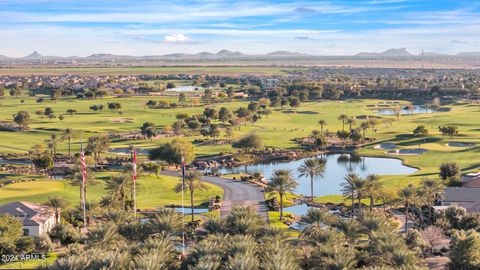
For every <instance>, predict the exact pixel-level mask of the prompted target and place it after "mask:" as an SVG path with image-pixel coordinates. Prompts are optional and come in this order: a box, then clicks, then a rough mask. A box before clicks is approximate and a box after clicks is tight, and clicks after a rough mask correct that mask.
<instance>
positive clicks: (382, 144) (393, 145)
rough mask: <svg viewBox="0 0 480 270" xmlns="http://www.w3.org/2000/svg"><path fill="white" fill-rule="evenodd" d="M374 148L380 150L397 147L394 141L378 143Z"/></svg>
mask: <svg viewBox="0 0 480 270" xmlns="http://www.w3.org/2000/svg"><path fill="white" fill-rule="evenodd" d="M374 148H375V149H382V150H391V149H395V148H397V145H396V144H394V143H381V144H378V145H375V147H374Z"/></svg>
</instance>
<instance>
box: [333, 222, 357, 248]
mask: <svg viewBox="0 0 480 270" xmlns="http://www.w3.org/2000/svg"><path fill="white" fill-rule="evenodd" d="M337 228H338V229H339V230H340V231H341V232H342V233H343V235H344V236H345V240H346V241H347V243H348V245H349V246H354V244H355V242H356V240H357V239H358V237H359V235H360V232H361V230H360V224H359V223H358V221H357V220H356V219H353V218H347V219H339V222H338V225H337Z"/></svg>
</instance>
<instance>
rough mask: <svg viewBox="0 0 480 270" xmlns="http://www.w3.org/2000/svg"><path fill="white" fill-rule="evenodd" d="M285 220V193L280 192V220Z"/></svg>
mask: <svg viewBox="0 0 480 270" xmlns="http://www.w3.org/2000/svg"><path fill="white" fill-rule="evenodd" d="M281 220H283V193H280V221H281Z"/></svg>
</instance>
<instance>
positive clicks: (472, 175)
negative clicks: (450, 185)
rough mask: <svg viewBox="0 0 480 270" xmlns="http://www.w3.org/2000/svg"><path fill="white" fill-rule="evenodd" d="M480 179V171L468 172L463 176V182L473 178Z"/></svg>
mask: <svg viewBox="0 0 480 270" xmlns="http://www.w3.org/2000/svg"><path fill="white" fill-rule="evenodd" d="M475 179H480V172H475V173H467V174H465V175H464V176H462V182H470V181H471V180H475Z"/></svg>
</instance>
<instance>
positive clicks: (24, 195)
mask: <svg viewBox="0 0 480 270" xmlns="http://www.w3.org/2000/svg"><path fill="white" fill-rule="evenodd" d="M179 182H180V180H179V178H178V177H173V176H164V175H162V176H160V178H157V177H156V176H148V175H144V176H142V177H141V178H140V179H139V180H138V182H137V183H138V184H137V207H138V208H140V209H153V208H157V207H160V206H165V205H172V204H174V205H180V204H181V193H175V192H174V191H173V188H174V187H175V185H177V184H178V183H179ZM206 185H207V186H208V187H209V189H208V190H206V191H202V192H198V193H196V194H195V196H194V199H195V205H200V204H203V203H206V202H208V201H209V199H210V198H211V197H215V196H216V195H220V196H223V190H222V189H221V188H219V187H217V186H214V185H211V184H208V183H206ZM106 194H107V191H106V190H105V183H104V180H102V179H100V180H98V184H97V185H94V186H89V187H88V192H87V198H88V200H94V201H97V202H98V200H99V199H100V198H101V197H102V196H105V195H106ZM53 196H63V197H64V198H65V199H67V200H68V201H70V202H71V204H72V205H77V203H78V202H79V198H80V197H79V196H80V191H79V187H78V186H71V185H70V184H68V182H66V181H61V180H42V181H32V182H21V183H14V184H9V185H6V186H5V187H3V188H0V204H3V203H8V202H13V201H29V202H37V203H44V202H46V201H47V200H48V197H53ZM189 200H190V197H189V195H188V194H187V195H186V197H185V201H186V202H189Z"/></svg>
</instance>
